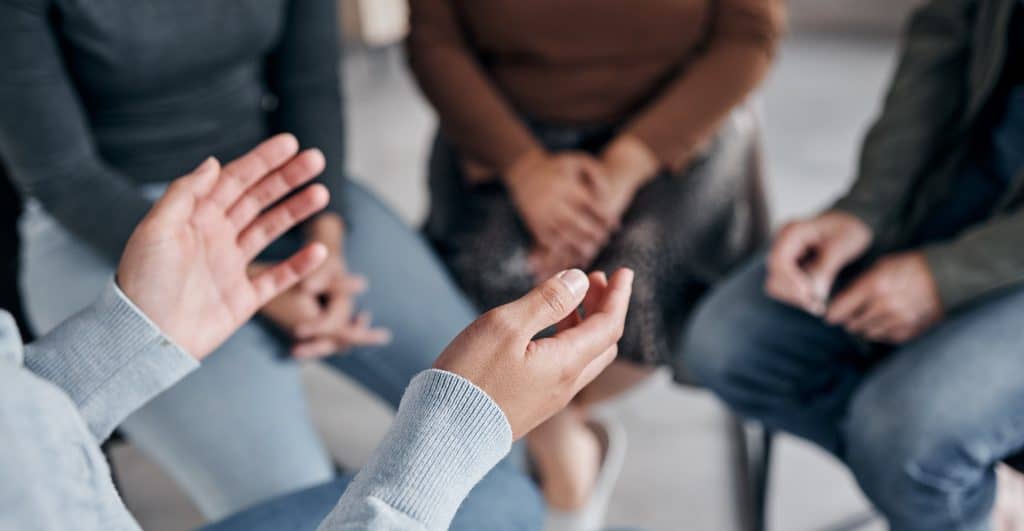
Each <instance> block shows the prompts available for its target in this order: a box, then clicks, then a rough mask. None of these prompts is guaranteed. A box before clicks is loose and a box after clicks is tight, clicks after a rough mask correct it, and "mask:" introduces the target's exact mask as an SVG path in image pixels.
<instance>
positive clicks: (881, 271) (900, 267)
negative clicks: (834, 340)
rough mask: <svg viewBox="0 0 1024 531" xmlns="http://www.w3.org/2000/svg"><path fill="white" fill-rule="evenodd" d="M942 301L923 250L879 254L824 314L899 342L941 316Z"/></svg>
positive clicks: (854, 330)
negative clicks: (885, 254) (877, 259)
mask: <svg viewBox="0 0 1024 531" xmlns="http://www.w3.org/2000/svg"><path fill="white" fill-rule="evenodd" d="M942 315H943V309H942V301H941V300H940V299H939V289H938V287H937V286H936V284H935V278H934V277H933V276H932V272H931V268H929V267H928V262H927V261H926V260H925V257H924V254H923V253H920V252H908V253H901V254H894V255H890V256H887V257H884V258H882V259H880V260H879V261H878V262H876V263H875V265H874V266H872V267H871V269H868V270H867V272H865V273H864V274H862V275H860V276H859V277H857V279H856V280H855V281H854V282H853V284H851V285H850V286H849V287H847V288H846V289H844V290H843V291H842V293H840V294H839V295H838V296H836V298H835V301H833V302H832V304H831V305H830V306H829V308H828V313H827V314H826V315H825V319H826V320H827V321H828V322H829V324H832V325H838V326H842V327H843V328H845V329H846V331H847V332H849V333H851V334H854V335H857V336H861V337H865V338H867V339H870V340H871V341H877V342H880V343H891V344H900V343H904V342H906V341H910V340H911V339H914V338H915V337H917V336H919V335H921V333H922V332H924V331H925V330H927V329H928V328H930V327H931V326H932V325H934V324H935V323H937V322H939V321H940V320H941V319H942Z"/></svg>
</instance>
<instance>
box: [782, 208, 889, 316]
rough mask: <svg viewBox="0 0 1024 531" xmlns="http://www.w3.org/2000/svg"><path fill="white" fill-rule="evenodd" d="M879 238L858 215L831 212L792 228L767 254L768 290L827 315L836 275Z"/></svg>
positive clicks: (787, 226)
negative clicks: (873, 240) (872, 241)
mask: <svg viewBox="0 0 1024 531" xmlns="http://www.w3.org/2000/svg"><path fill="white" fill-rule="evenodd" d="M873 237H874V235H873V234H872V233H871V229H870V228H869V227H868V226H867V225H866V224H865V223H864V222H862V221H861V220H860V219H858V218H857V217H855V216H853V215H851V214H847V213H845V212H840V211H829V212H825V213H824V214H821V215H819V216H818V217H815V218H812V219H808V220H803V221H796V222H793V223H789V224H787V225H786V226H785V227H783V228H782V230H781V231H780V232H779V235H778V237H776V239H775V243H774V245H772V249H771V252H770V253H769V255H768V264H767V265H768V278H767V280H766V281H765V291H766V292H767V293H768V295H770V296H771V297H774V298H775V299H778V300H780V301H782V302H785V303H788V304H792V305H794V306H797V307H799V308H803V309H804V310H805V311H807V312H809V313H811V314H814V315H823V314H824V313H825V307H826V305H827V303H828V298H829V293H830V292H831V291H832V284H833V283H834V282H835V279H836V275H838V274H839V271H840V270H842V269H843V267H846V266H847V265H848V264H850V262H853V261H854V260H856V259H857V258H859V257H860V256H861V255H862V254H863V253H864V251H866V250H867V248H868V246H869V245H871V240H872V238H873Z"/></svg>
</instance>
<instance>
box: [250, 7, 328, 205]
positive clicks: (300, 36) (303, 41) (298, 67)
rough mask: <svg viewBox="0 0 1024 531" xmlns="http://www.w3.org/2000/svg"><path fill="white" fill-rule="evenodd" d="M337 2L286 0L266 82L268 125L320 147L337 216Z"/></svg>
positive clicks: (323, 177) (324, 180)
mask: <svg viewBox="0 0 1024 531" xmlns="http://www.w3.org/2000/svg"><path fill="white" fill-rule="evenodd" d="M337 4H338V3H337V2H336V1H334V0H291V1H289V2H286V9H287V13H286V15H285V26H284V29H283V30H282V33H281V40H280V42H279V43H278V44H277V47H276V48H275V49H274V51H273V52H272V53H271V54H270V57H269V58H268V59H267V83H268V85H269V87H270V90H271V91H272V92H273V93H274V94H275V95H276V96H277V108H276V109H275V110H274V112H273V113H272V114H271V127H272V128H273V130H274V132H276V133H284V132H288V133H292V134H294V135H295V136H296V138H298V139H299V142H301V143H302V144H303V145H304V146H309V147H316V148H318V149H320V151H321V152H322V153H323V155H324V159H325V161H326V166H325V168H324V172H323V173H322V174H321V175H320V177H319V178H318V179H319V180H320V182H322V183H323V184H324V185H325V186H327V189H328V190H329V191H330V192H331V202H330V204H329V205H328V207H327V211H328V212H331V213H334V214H337V215H339V216H340V215H341V214H342V212H341V203H342V195H341V192H342V189H343V188H344V183H345V171H346V168H345V117H344V112H345V109H344V100H343V97H342V84H341V79H342V78H341V53H340V51H341V37H340V35H339V32H338V5H337Z"/></svg>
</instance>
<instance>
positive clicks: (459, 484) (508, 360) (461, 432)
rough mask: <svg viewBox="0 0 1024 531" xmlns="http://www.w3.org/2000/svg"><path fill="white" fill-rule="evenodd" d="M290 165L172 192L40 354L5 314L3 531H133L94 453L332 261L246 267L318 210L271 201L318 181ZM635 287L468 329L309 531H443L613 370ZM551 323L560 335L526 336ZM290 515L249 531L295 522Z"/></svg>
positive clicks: (267, 162)
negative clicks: (487, 482) (491, 478)
mask: <svg viewBox="0 0 1024 531" xmlns="http://www.w3.org/2000/svg"><path fill="white" fill-rule="evenodd" d="M296 152H297V147H296V146H295V144H294V142H282V141H281V137H278V138H275V139H272V140H271V141H269V142H267V143H265V144H263V145H261V146H260V147H259V148H257V149H256V150H255V151H253V152H252V153H250V154H249V155H247V156H245V157H242V158H241V159H239V160H237V161H235V162H233V163H231V164H229V165H227V166H225V167H223V168H221V167H220V165H219V163H218V162H217V161H216V160H215V159H213V158H210V159H207V161H206V162H204V163H203V164H202V165H201V166H199V167H198V168H197V169H196V170H194V171H193V172H192V173H191V174H189V175H187V176H185V177H183V178H181V179H179V180H177V181H175V182H174V183H172V184H171V186H170V188H169V189H168V191H167V193H166V195H165V196H164V197H163V198H162V199H160V200H159V201H158V202H157V203H156V204H155V205H154V207H153V209H152V210H151V211H150V212H149V214H147V215H146V216H145V218H144V219H143V220H142V222H141V223H140V225H139V226H138V228H137V229H136V230H135V231H134V233H133V234H132V236H131V238H130V239H129V241H128V243H127V245H126V248H125V253H124V256H123V257H122V259H121V261H120V265H119V266H118V268H117V273H116V276H115V277H114V279H113V280H112V281H111V280H108V284H107V287H106V288H105V289H104V290H103V292H102V293H101V295H100V297H99V299H98V300H97V301H96V302H94V303H93V304H92V305H91V306H89V307H88V308H86V309H85V310H83V311H82V312H80V313H79V314H77V315H75V316H74V317H72V318H70V319H69V320H67V321H65V322H64V323H62V324H61V325H60V326H58V327H57V328H55V329H54V330H53V331H51V332H50V333H48V334H46V335H45V336H43V337H41V338H40V340H39V341H38V342H36V343H34V344H32V345H28V346H26V347H24V348H22V346H21V343H20V341H19V340H18V335H17V330H16V329H15V327H14V324H13V321H12V319H11V318H10V316H9V314H6V313H0V393H2V394H0V440H3V441H4V451H3V452H0V477H2V478H3V481H2V482H0V507H3V508H4V510H3V511H0V528H3V529H19V530H22V529H25V530H28V529H76V530H82V531H101V530H102V531H110V530H132V529H138V525H137V523H136V522H135V521H134V519H133V518H132V516H131V515H130V514H129V513H128V510H127V509H126V508H125V506H124V504H123V503H121V501H120V499H119V497H118V494H117V492H116V491H115V490H114V487H113V485H112V483H111V480H110V474H109V470H108V469H107V465H106V463H105V461H104V459H103V456H102V454H101V453H100V450H99V446H98V442H100V441H102V440H104V439H105V438H106V437H107V436H108V435H109V434H110V432H111V431H112V430H113V429H114V427H116V426H117V425H118V424H119V423H120V422H121V421H122V420H123V419H124V418H125V417H126V416H127V415H129V414H130V413H131V412H132V411H133V410H135V409H136V408H138V407H139V406H141V405H142V404H144V403H145V402H146V401H148V400H150V399H152V398H153V397H154V396H156V395H157V394H158V393H160V392H162V391H164V390H166V389H167V388H168V387H170V386H171V385H173V384H174V383H175V382H176V381H178V380H180V379H181V378H183V377H185V375H187V374H188V373H190V372H191V371H194V370H196V368H197V367H198V364H199V361H201V360H203V359H204V358H206V357H207V356H208V355H209V354H210V353H211V352H213V351H214V350H215V349H216V348H217V347H218V346H219V345H220V344H221V343H223V342H224V341H225V340H227V339H228V338H229V337H230V336H231V334H233V333H234V332H235V330H237V329H238V328H239V327H240V326H242V325H244V324H245V323H246V322H247V321H248V320H249V319H250V318H251V317H252V315H253V314H254V313H256V312H257V311H258V310H259V308H260V307H262V306H263V305H264V304H266V302H267V301H269V300H272V299H273V298H274V297H276V296H279V295H280V294H281V293H283V292H285V291H286V290H288V289H290V288H291V287H293V286H295V285H296V284H297V283H298V282H301V281H302V280H303V279H306V278H309V277H310V276H311V275H313V274H315V272H316V271H317V269H318V268H319V267H321V266H322V265H323V262H324V261H325V260H326V259H328V249H327V248H326V246H325V245H323V244H322V243H319V242H315V243H311V244H308V245H306V246H304V247H303V248H302V249H301V250H299V251H298V252H296V253H295V254H293V255H291V256H290V257H288V258H286V259H285V260H284V261H282V262H281V263H280V264H278V265H276V266H274V267H271V268H268V269H260V270H257V271H255V272H253V271H252V270H250V269H249V267H248V266H249V265H250V263H251V262H252V260H253V259H254V258H255V257H256V256H257V255H258V254H259V253H260V251H261V250H263V249H264V248H265V247H266V246H267V245H268V244H269V243H270V242H271V241H272V240H274V239H275V238H277V237H279V236H280V235H281V234H282V233H284V232H285V231H286V230H288V229H289V228H291V227H293V226H295V225H296V224H298V223H300V222H302V221H303V220H305V219H307V218H309V217H310V216H312V215H314V214H315V213H316V212H317V211H319V210H320V209H322V208H324V207H325V206H326V205H327V202H328V198H329V194H328V192H327V190H326V189H325V188H324V187H323V186H322V185H319V184H315V185H312V186H309V187H306V188H304V189H302V190H301V191H298V192H297V193H295V194H293V195H290V197H287V198H286V199H283V201H281V202H278V201H279V200H281V199H282V198H284V197H286V196H287V195H288V193H289V192H290V191H291V190H292V189H296V188H299V187H301V186H303V185H304V184H305V183H307V182H308V181H309V180H310V179H312V178H313V177H314V176H315V175H316V174H317V173H319V170H320V167H316V166H310V165H309V164H308V161H307V160H305V159H304V157H303V156H302V155H299V156H295V155H296ZM282 176H285V179H284V185H283V186H282V179H281V177H282ZM632 276H633V275H632V272H631V271H628V270H622V271H618V272H617V273H616V274H615V275H614V276H612V278H611V279H610V280H608V279H607V278H606V277H605V276H604V275H603V274H600V273H594V274H592V275H590V276H589V277H588V276H587V275H585V274H584V273H583V272H582V271H579V270H568V271H564V272H562V273H561V274H559V275H558V276H556V277H553V278H551V279H549V280H548V281H546V282H545V283H543V284H542V285H541V286H540V287H539V288H538V289H537V290H534V291H533V292H531V293H529V294H528V295H527V296H525V297H524V298H522V299H520V300H518V301H515V302H512V303H510V304H508V305H505V306H503V307H501V308H497V309H495V310H494V311H492V312H489V313H488V314H487V315H485V316H484V317H482V318H480V319H479V320H477V321H476V322H475V323H473V324H472V325H470V327H469V328H467V329H466V331H465V332H463V333H462V334H460V335H459V336H458V337H456V338H455V340H454V341H453V342H452V343H451V344H450V345H449V347H448V348H447V349H446V350H445V352H444V353H442V355H441V356H440V358H438V360H437V362H436V364H435V368H434V369H431V370H427V371H424V372H422V373H420V374H419V375H418V376H416V377H415V378H414V379H413V381H412V383H411V384H410V386H409V388H408V390H407V391H406V393H405V397H404V398H403V400H402V402H401V406H400V407H399V410H398V415H397V418H396V421H395V424H394V426H393V427H392V428H391V430H390V432H389V433H388V435H387V436H386V438H385V440H384V442H383V443H382V444H381V446H380V448H378V450H377V452H376V453H375V454H374V456H373V457H372V458H371V459H370V462H369V463H368V464H367V466H366V467H365V468H364V469H363V470H362V471H361V472H360V473H359V475H357V476H356V477H355V479H353V480H352V483H351V484H350V485H349V486H348V488H347V489H346V490H345V493H344V495H343V496H342V497H341V499H340V501H339V502H338V504H337V506H336V507H335V508H334V509H333V510H332V511H331V512H330V514H328V515H327V516H326V518H324V519H323V522H322V524H321V525H320V529H323V530H341V529H368V530H378V529H379V530H395V529H403V530H405V529H429V530H441V529H447V528H448V525H449V523H451V521H452V518H453V516H454V515H455V512H456V509H457V508H458V507H459V505H460V504H461V503H462V501H463V499H464V498H465V497H466V495H467V493H469V491H470V489H472V488H473V486H474V485H475V484H476V483H477V482H478V481H480V480H481V478H483V477H484V476H485V475H486V474H487V473H488V472H489V470H490V469H491V468H492V467H493V466H495V464H497V463H498V461H499V460H501V459H502V458H503V457H504V456H505V455H506V454H507V453H508V451H509V449H510V447H511V444H512V441H513V440H515V439H518V438H520V437H522V436H523V435H524V434H525V433H527V432H528V431H530V430H531V429H532V428H533V427H534V426H536V425H537V424H539V423H540V422H542V421H543V420H544V419H545V418H547V417H549V416H550V415H551V414H553V413H554V412H556V411H558V410H559V409H561V408H562V407H564V405H565V404H566V403H568V401H569V399H570V398H571V397H572V396H573V395H574V394H575V393H576V392H577V391H578V390H579V389H580V388H582V387H583V386H584V385H586V384H587V383H588V382H590V381H591V380H592V379H593V378H594V377H595V376H597V375H598V374H599V373H600V372H601V371H602V370H604V368H605V367H606V366H607V365H608V364H609V363H611V361H612V360H613V359H614V358H615V356H616V354H617V346H616V343H617V341H618V339H619V337H620V336H621V330H622V327H623V322H624V320H625V314H626V309H627V307H628V303H629V296H630V291H631V284H632ZM578 307H581V308H582V312H583V316H582V317H581V314H579V313H577V308H578ZM556 324H557V325H558V328H559V332H558V333H557V334H556V335H554V336H553V337H548V338H544V339H537V340H534V336H535V335H536V333H537V332H539V331H540V330H543V329H545V328H548V327H551V326H554V325H556ZM212 398H213V399H215V397H212ZM186 422H187V421H186ZM224 429H230V428H229V427H224ZM313 494H314V495H315V493H313ZM523 509H526V510H528V509H529V507H523ZM296 516H297V518H299V520H297V521H296V522H292V523H290V524H288V525H281V526H280V527H270V528H268V527H260V525H264V524H260V523H256V527H246V528H245V529H248V530H252V529H260V528H262V529H275V530H279V529H282V528H295V527H296V526H301V525H303V524H301V523H298V522H302V520H301V516H302V515H296ZM320 516H322V515H320ZM522 518H523V517H522V516H520V519H522ZM275 524H281V522H276V523H275ZM531 524H532V525H531ZM537 524H539V522H537V523H531V522H529V519H528V518H526V519H525V520H523V521H519V522H515V523H514V524H513V525H515V526H516V528H518V529H523V528H533V527H536V525H537ZM463 528H466V527H463ZM236 529H237V528H236ZM475 529H481V528H480V527H476V528H475Z"/></svg>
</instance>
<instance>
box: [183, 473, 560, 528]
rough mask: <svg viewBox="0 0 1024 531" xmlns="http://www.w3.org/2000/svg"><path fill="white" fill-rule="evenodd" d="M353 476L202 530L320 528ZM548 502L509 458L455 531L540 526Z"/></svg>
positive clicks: (479, 490) (463, 509) (471, 499)
mask: <svg viewBox="0 0 1024 531" xmlns="http://www.w3.org/2000/svg"><path fill="white" fill-rule="evenodd" d="M350 481H351V478H350V477H343V478H338V479H335V480H334V481H332V482H330V483H325V484H323V485H319V486H316V487H312V488H309V489H305V490H301V491H299V492H295V493H293V494H289V495H287V496H282V497H280V498H277V499H274V500H271V501H268V502H264V503H261V504H259V505H257V506H256V507H253V508H251V509H247V510H246V511H244V512H242V513H239V514H236V515H234V516H231V517H229V518H227V519H226V520H223V521H221V522H218V523H216V524H212V525H210V526H207V527H204V528H203V530H202V531H236V530H237V531H243V530H244V531H261V530H266V531H281V530H289V531H314V530H315V529H317V528H318V527H319V525H320V522H321V521H323V519H324V518H325V517H326V516H327V514H328V513H330V512H331V510H332V509H334V507H335V506H336V505H337V504H338V500H339V498H341V496H342V495H343V494H344V491H345V488H346V487H347V486H348V484H349V482H350ZM543 515H544V504H543V501H542V500H541V497H540V494H539V493H538V491H537V489H536V487H534V486H533V484H532V482H531V481H530V480H529V478H527V477H526V475H525V474H523V473H522V472H519V471H518V470H516V469H515V468H514V467H512V466H511V465H510V464H509V463H508V460H506V461H503V462H502V463H499V464H498V466H497V467H495V469H494V470H492V471H491V472H490V473H489V474H488V475H487V476H485V477H484V479H483V480H481V481H480V483H478V484H477V485H476V487H474V488H473V490H472V491H470V493H469V496H467V497H466V500H465V501H464V502H463V503H462V505H461V506H460V507H459V510H458V512H457V513H456V515H455V518H454V519H453V520H452V524H451V529H453V530H455V531H479V530H482V529H487V530H489V531H500V530H506V529H507V530H508V531H519V530H528V529H540V527H541V525H542V523H543Z"/></svg>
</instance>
